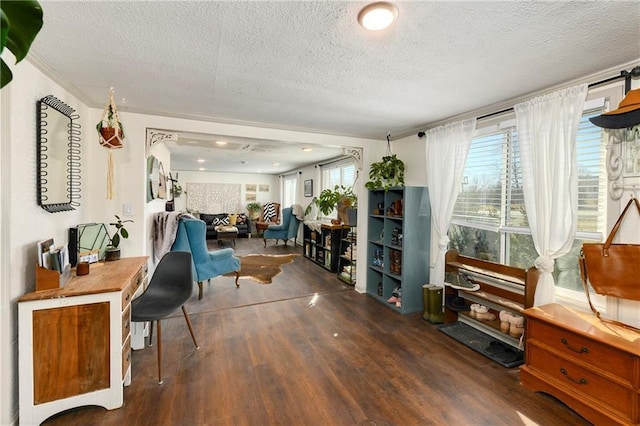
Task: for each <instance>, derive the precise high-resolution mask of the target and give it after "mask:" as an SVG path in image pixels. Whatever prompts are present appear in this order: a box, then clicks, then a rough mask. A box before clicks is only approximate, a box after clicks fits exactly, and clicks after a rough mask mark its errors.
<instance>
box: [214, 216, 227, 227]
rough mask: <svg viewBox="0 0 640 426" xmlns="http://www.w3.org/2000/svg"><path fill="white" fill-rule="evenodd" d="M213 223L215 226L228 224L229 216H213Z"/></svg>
mask: <svg viewBox="0 0 640 426" xmlns="http://www.w3.org/2000/svg"><path fill="white" fill-rule="evenodd" d="M213 224H214V225H215V226H218V225H228V224H229V216H225V217H222V218H219V217H215V218H213Z"/></svg>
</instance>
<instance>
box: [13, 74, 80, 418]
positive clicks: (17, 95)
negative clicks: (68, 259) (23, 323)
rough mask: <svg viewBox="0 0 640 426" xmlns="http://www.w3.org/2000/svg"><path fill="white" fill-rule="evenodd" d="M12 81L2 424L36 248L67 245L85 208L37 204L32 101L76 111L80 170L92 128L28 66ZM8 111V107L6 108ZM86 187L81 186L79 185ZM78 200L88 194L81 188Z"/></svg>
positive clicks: (15, 388)
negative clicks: (56, 102) (51, 242)
mask: <svg viewBox="0 0 640 426" xmlns="http://www.w3.org/2000/svg"><path fill="white" fill-rule="evenodd" d="M13 71H14V77H13V81H12V82H11V83H10V84H9V85H8V86H6V87H4V88H3V89H2V90H1V91H0V96H1V97H2V109H1V111H0V114H1V115H0V121H1V122H2V142H1V145H0V151H1V154H0V156H1V159H2V160H1V162H2V182H1V183H0V186H1V188H2V189H1V198H0V203H1V205H2V208H1V210H2V222H1V224H0V228H1V229H0V240H1V244H0V247H2V252H1V253H0V277H1V279H2V282H1V283H0V288H2V290H1V291H2V293H1V297H0V309H1V312H2V321H1V322H0V327H1V337H2V340H1V341H0V345H1V346H2V352H1V358H0V372H1V374H0V377H2V381H1V383H0V405H1V407H2V409H1V410H0V415H1V417H0V424H11V423H12V422H14V421H15V419H16V418H17V407H18V400H17V395H18V359H17V355H18V354H17V351H18V346H17V333H18V327H17V303H16V302H17V299H18V298H19V297H20V296H22V295H23V294H25V293H27V292H30V291H33V290H34V280H35V264H36V262H37V255H36V243H37V242H38V241H39V240H42V239H44V238H47V237H53V238H54V239H55V242H56V244H63V243H66V242H67V239H68V237H67V232H68V228H69V227H71V226H74V225H76V224H78V223H82V222H83V221H85V217H86V216H85V211H86V210H85V207H84V206H85V204H84V202H83V205H82V206H81V207H80V208H79V209H77V210H75V211H70V212H61V213H54V214H52V213H48V212H46V211H45V210H43V209H41V208H40V207H38V204H37V199H36V195H37V193H36V158H37V157H36V155H37V154H36V120H35V117H36V101H37V100H39V99H41V98H42V97H44V96H47V95H51V94H52V95H54V96H56V97H57V98H58V99H60V100H61V101H63V102H65V103H66V104H68V105H69V106H71V107H73V108H75V109H76V111H77V113H78V114H79V115H80V120H79V121H80V123H81V125H82V131H83V144H82V148H81V150H82V158H83V164H84V161H85V158H86V156H87V155H89V154H88V152H87V151H88V149H87V147H86V146H85V144H84V134H86V132H87V131H88V129H90V128H91V126H90V125H89V121H88V120H87V116H88V115H89V114H88V111H87V108H86V107H85V106H84V105H83V104H82V103H81V102H80V101H78V100H77V99H76V98H75V97H73V96H72V95H71V94H69V93H68V92H66V91H65V90H63V89H62V88H60V87H59V86H58V85H56V84H55V83H54V82H53V81H51V80H49V79H47V78H46V77H44V76H43V75H42V74H41V73H40V72H39V71H38V70H36V69H35V68H34V67H33V66H31V65H30V64H28V63H26V62H22V63H20V64H19V65H18V66H16V67H14V68H13ZM9 105H10V107H8V106H9ZM83 183H84V182H83ZM82 190H83V191H82V195H83V196H84V195H85V194H86V191H87V188H86V187H85V186H84V185H83V187H82Z"/></svg>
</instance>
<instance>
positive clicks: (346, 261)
mask: <svg viewBox="0 0 640 426" xmlns="http://www.w3.org/2000/svg"><path fill="white" fill-rule="evenodd" d="M356 241H357V236H356V232H355V228H354V227H352V228H351V229H350V230H349V233H348V234H347V235H345V236H344V237H343V238H341V239H340V257H339V258H338V279H339V280H340V281H343V282H345V283H346V284H348V285H351V286H355V285H356Z"/></svg>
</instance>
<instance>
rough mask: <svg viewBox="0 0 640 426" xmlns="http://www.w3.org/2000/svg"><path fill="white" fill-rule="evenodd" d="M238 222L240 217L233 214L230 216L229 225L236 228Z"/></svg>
mask: <svg viewBox="0 0 640 426" xmlns="http://www.w3.org/2000/svg"><path fill="white" fill-rule="evenodd" d="M237 221H238V215H237V214H235V213H233V214H230V215H229V225H232V226H236V223H237Z"/></svg>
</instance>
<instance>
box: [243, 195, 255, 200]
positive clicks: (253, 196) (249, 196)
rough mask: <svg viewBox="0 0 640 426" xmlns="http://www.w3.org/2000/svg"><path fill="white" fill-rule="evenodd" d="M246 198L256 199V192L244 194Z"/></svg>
mask: <svg viewBox="0 0 640 426" xmlns="http://www.w3.org/2000/svg"><path fill="white" fill-rule="evenodd" d="M244 197H245V198H244V199H245V201H255V200H256V194H244Z"/></svg>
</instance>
